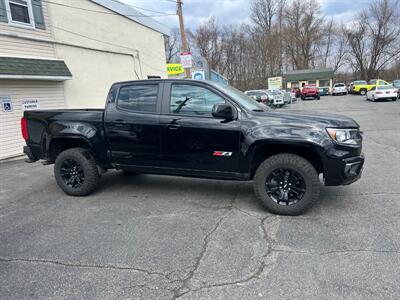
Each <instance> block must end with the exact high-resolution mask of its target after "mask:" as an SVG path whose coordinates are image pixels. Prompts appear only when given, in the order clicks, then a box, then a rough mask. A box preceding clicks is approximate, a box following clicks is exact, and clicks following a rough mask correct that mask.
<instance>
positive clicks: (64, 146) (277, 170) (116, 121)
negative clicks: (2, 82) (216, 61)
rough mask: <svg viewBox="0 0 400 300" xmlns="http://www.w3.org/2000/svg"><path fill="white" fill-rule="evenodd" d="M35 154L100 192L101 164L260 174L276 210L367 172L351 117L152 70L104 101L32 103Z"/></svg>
mask: <svg viewBox="0 0 400 300" xmlns="http://www.w3.org/2000/svg"><path fill="white" fill-rule="evenodd" d="M21 129H22V135H23V137H24V139H25V140H26V146H25V147H24V152H25V153H26V155H27V156H28V159H27V161H28V162H34V161H37V160H44V163H45V164H52V163H54V175H55V180H56V182H57V184H58V185H59V187H60V188H61V189H62V190H63V191H64V192H65V193H67V194H69V195H74V196H83V195H87V194H89V193H91V192H93V191H94V190H95V189H96V186H98V184H99V182H100V180H101V179H100V177H101V174H102V173H103V172H105V171H106V170H109V169H117V170H122V171H125V172H135V173H150V174H166V175H181V176H192V177H204V178H214V179H230V180H242V181H249V180H252V181H253V185H254V191H255V195H256V197H257V198H258V199H259V200H260V201H261V203H263V204H264V206H265V207H266V209H268V210H269V211H271V212H273V213H277V214H285V215H298V214H301V213H302V212H304V211H305V210H306V209H307V208H308V207H310V206H311V204H312V203H313V202H314V201H316V200H317V199H318V195H319V190H320V180H319V175H320V174H322V176H323V178H324V183H325V185H329V186H331V185H345V184H350V183H352V182H354V181H356V180H357V179H359V178H360V176H361V171H362V167H363V163H364V156H363V154H362V151H361V149H362V145H361V144H362V135H361V133H360V130H359V125H358V124H357V123H356V122H355V121H354V120H353V119H351V118H348V117H345V116H340V115H333V114H325V113H310V112H289V111H285V112H280V111H276V110H270V109H269V108H268V107H266V106H265V105H263V104H261V103H257V102H256V101H254V100H253V99H251V98H250V97H248V96H246V95H244V94H243V93H242V92H240V91H238V90H236V89H235V88H233V87H230V86H227V85H222V84H218V83H214V82H207V81H192V80H182V79H181V80H172V79H165V80H162V79H152V80H143V81H128V82H119V83H115V84H114V85H113V86H112V87H111V89H110V92H109V94H108V97H107V100H106V105H105V109H104V110H103V109H80V110H79V109H77V110H75V109H65V110H37V111H25V112H24V117H23V118H22V119H21Z"/></svg>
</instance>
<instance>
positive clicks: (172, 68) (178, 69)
mask: <svg viewBox="0 0 400 300" xmlns="http://www.w3.org/2000/svg"><path fill="white" fill-rule="evenodd" d="M183 72H185V70H184V69H183V68H182V65H181V64H167V74H168V75H176V74H182V73H183Z"/></svg>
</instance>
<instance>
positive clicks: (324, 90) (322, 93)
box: [318, 87, 329, 96]
mask: <svg viewBox="0 0 400 300" xmlns="http://www.w3.org/2000/svg"><path fill="white" fill-rule="evenodd" d="M318 90H319V95H320V96H326V95H329V87H319V88H318Z"/></svg>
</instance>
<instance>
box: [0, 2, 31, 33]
mask: <svg viewBox="0 0 400 300" xmlns="http://www.w3.org/2000/svg"><path fill="white" fill-rule="evenodd" d="M6 4H7V14H8V19H9V22H10V23H12V24H18V25H22V26H29V27H33V24H34V22H33V13H32V3H31V0H6Z"/></svg>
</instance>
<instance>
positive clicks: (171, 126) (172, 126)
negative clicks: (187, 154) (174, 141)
mask: <svg viewBox="0 0 400 300" xmlns="http://www.w3.org/2000/svg"><path fill="white" fill-rule="evenodd" d="M180 127H181V125H177V124H169V125H167V128H168V129H169V130H178V129H179V128H180Z"/></svg>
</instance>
